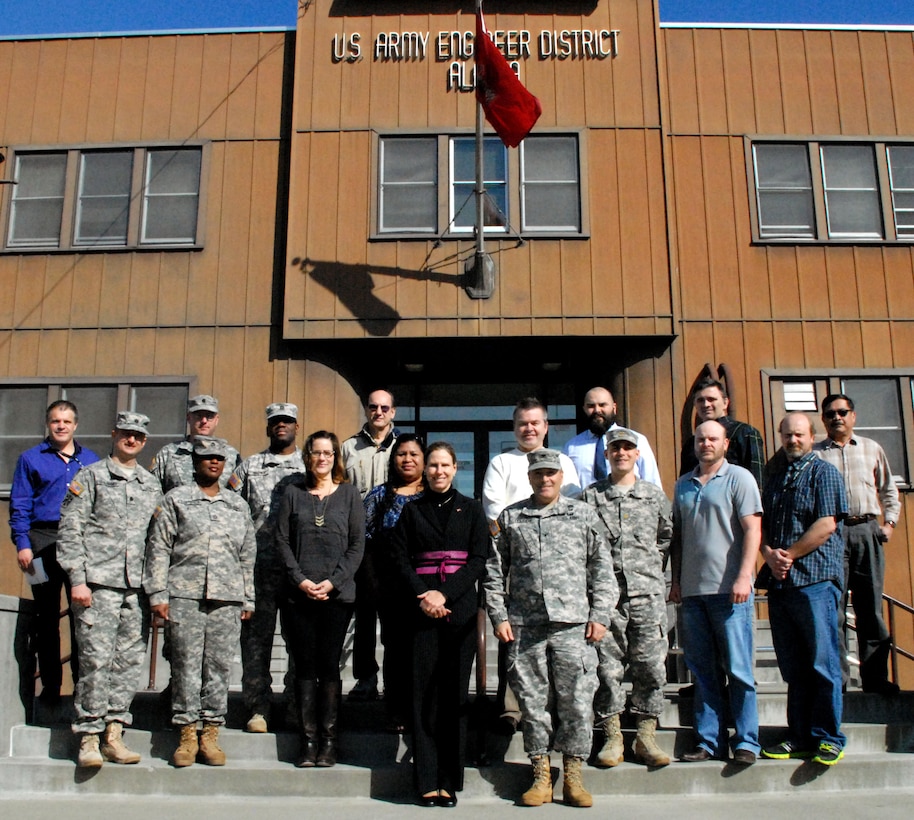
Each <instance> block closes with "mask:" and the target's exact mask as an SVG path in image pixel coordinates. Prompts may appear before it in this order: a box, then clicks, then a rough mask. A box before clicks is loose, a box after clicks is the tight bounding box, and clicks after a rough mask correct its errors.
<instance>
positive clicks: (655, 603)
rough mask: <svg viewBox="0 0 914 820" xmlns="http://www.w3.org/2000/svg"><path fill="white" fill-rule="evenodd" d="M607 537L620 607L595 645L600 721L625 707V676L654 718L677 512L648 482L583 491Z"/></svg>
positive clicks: (604, 484) (635, 705) (659, 702)
mask: <svg viewBox="0 0 914 820" xmlns="http://www.w3.org/2000/svg"><path fill="white" fill-rule="evenodd" d="M584 501H585V502H586V503H588V504H592V505H593V506H594V507H595V508H596V511H597V514H598V515H599V516H600V520H601V521H602V522H603V526H605V527H606V530H607V532H608V534H609V543H610V546H611V547H612V556H613V564H614V566H615V569H616V579H617V580H618V582H619V604H618V606H617V608H616V612H615V613H614V614H613V616H612V625H611V627H610V631H609V632H607V633H606V637H604V638H603V640H602V641H601V642H600V643H599V644H598V645H597V655H598V656H599V659H600V662H599V666H598V667H597V675H598V677H599V680H600V686H599V689H598V690H597V696H596V699H595V700H594V709H595V711H596V713H597V718H598V720H603V719H605V718H607V717H609V716H610V715H617V714H619V713H620V712H622V711H624V710H625V693H624V691H623V690H622V676H623V674H624V671H625V666H626V665H627V666H628V668H629V671H630V673H631V677H632V694H631V706H632V711H633V712H637V713H639V714H643V715H652V716H654V717H657V716H658V715H660V713H661V711H663V687H664V684H666V657H667V652H668V648H669V647H668V643H667V637H666V635H667V619H666V580H665V578H664V574H663V559H664V555H665V554H666V552H667V551H668V550H669V546H670V538H671V536H672V533H673V519H672V509H671V506H670V501H669V499H668V498H667V497H666V496H665V495H664V494H663V491H662V490H661V489H660V488H659V487H657V486H656V485H654V484H651V483H650V482H647V481H641V480H640V479H639V480H638V481H636V482H635V483H634V484H633V485H631V487H630V488H629V489H627V491H626V489H625V488H618V487H615V486H614V485H613V484H612V483H611V482H610V480H609V479H608V478H607V479H603V480H602V481H599V482H597V483H596V484H594V485H593V486H591V487H590V488H588V489H587V490H585V491H584Z"/></svg>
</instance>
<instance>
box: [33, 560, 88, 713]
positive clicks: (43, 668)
mask: <svg viewBox="0 0 914 820" xmlns="http://www.w3.org/2000/svg"><path fill="white" fill-rule="evenodd" d="M35 557H36V558H41V560H42V563H43V564H44V571H45V572H46V573H47V575H48V580H47V581H46V582H45V583H43V584H35V585H34V586H33V587H32V598H33V599H34V601H35V628H34V632H33V634H34V644H33V647H34V649H33V651H34V652H35V653H36V654H37V655H38V668H39V670H40V672H41V687H42V691H44V692H48V693H49V694H51V695H57V694H60V686H61V683H62V680H63V667H62V665H61V662H60V591H61V589H64V590H66V593H67V603H69V602H70V579H69V576H68V575H67V573H66V572H64V571H63V569H61V567H60V564H58V563H57V545H56V544H53V545H51V546H48V547H45V548H44V549H42V550H41V552H40V553H38V554H36V555H35ZM68 621H69V625H70V671H71V673H72V675H73V683H74V684H75V683H76V682H77V681H78V680H79V658H78V655H77V648H76V625H75V623H74V621H73V617H72V615H69V616H68Z"/></svg>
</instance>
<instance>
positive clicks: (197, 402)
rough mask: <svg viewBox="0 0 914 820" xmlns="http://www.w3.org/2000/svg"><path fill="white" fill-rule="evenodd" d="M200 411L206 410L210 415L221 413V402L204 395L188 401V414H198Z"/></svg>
mask: <svg viewBox="0 0 914 820" xmlns="http://www.w3.org/2000/svg"><path fill="white" fill-rule="evenodd" d="M198 410H206V411H207V412H209V413H218V412H219V400H218V399H215V398H213V397H212V396H207V395H206V394H205V393H202V394H201V395H199V396H194V397H193V398H192V399H188V400H187V412H188V413H196V412H197V411H198Z"/></svg>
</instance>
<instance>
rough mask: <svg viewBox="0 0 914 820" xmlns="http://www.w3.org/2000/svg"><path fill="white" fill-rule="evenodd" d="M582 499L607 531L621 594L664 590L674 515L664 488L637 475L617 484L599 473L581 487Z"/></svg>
mask: <svg viewBox="0 0 914 820" xmlns="http://www.w3.org/2000/svg"><path fill="white" fill-rule="evenodd" d="M583 501H584V502H586V503H587V504H590V505H591V506H593V507H594V509H595V510H596V511H597V515H598V516H600V520H601V521H602V522H603V526H604V527H606V531H607V533H608V534H609V543H610V547H611V549H612V557H613V566H614V567H615V570H616V580H617V581H618V582H619V590H620V593H621V594H622V595H625V596H627V597H630V598H633V597H635V596H637V595H664V594H665V592H666V582H665V579H664V574H663V563H664V557H665V556H666V554H667V552H668V551H669V547H670V536H671V535H672V533H673V518H672V512H671V510H670V500H669V499H668V498H667V497H666V496H665V495H664V494H663V490H661V489H660V488H659V487H657V486H656V485H654V484H651V483H650V482H649V481H642V480H641V479H638V480H637V481H635V483H634V484H631V485H628V486H625V487H620V486H618V485H616V484H613V483H612V480H611V479H609V478H604V479H603V480H602V481H598V482H597V483H596V484H593V485H591V486H590V487H589V488H588V489H586V490H585V491H584V497H583Z"/></svg>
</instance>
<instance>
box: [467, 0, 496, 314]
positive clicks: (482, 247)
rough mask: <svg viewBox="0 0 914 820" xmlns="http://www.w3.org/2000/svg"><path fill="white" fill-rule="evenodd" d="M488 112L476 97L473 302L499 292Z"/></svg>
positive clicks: (478, 2)
mask: <svg viewBox="0 0 914 820" xmlns="http://www.w3.org/2000/svg"><path fill="white" fill-rule="evenodd" d="M476 14H477V15H479V14H482V0H476ZM478 54H479V46H478V45H477V44H476V43H474V44H473V61H474V65H475V67H476V86H477V88H478V86H479V59H478ZM484 124H485V113H484V111H483V108H482V103H481V102H480V100H479V96H478V95H476V191H475V193H476V226H475V227H476V252H475V253H474V254H473V259H472V261H471V262H468V263H467V266H466V271H465V273H466V283H467V284H466V286H465V288H464V289H465V290H466V292H467V295H468V296H469V297H470V298H471V299H488V298H490V297H491V296H492V293H493V292H494V290H495V263H494V262H493V261H492V257H490V256H489V255H488V254H487V253H486V236H485V195H486V189H485V164H484V161H483V145H484V136H483V127H484Z"/></svg>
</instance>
